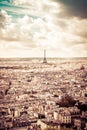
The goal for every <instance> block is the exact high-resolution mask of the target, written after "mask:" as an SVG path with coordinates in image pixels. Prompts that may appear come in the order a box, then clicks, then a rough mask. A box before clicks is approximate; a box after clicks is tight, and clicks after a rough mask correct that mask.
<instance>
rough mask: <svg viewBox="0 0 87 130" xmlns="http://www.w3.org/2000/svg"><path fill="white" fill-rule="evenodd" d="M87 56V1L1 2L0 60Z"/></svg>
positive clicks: (31, 0)
mask: <svg viewBox="0 0 87 130" xmlns="http://www.w3.org/2000/svg"><path fill="white" fill-rule="evenodd" d="M44 49H46V50H47V56H48V57H86V56H87V51H86V50H87V0H0V57H42V56H43V50H44Z"/></svg>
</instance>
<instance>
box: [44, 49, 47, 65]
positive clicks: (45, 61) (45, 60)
mask: <svg viewBox="0 0 87 130" xmlns="http://www.w3.org/2000/svg"><path fill="white" fill-rule="evenodd" d="M43 63H47V59H46V50H44V59H43Z"/></svg>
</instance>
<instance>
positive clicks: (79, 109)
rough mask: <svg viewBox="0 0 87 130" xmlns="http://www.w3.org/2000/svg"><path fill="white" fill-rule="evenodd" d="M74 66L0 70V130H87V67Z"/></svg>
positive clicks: (24, 66) (32, 66)
mask: <svg viewBox="0 0 87 130" xmlns="http://www.w3.org/2000/svg"><path fill="white" fill-rule="evenodd" d="M74 62H75V61H74ZM74 62H73V63H72V62H66V63H65V62H64V63H61V64H35V63H32V64H30V65H29V66H28V64H23V63H20V64H18V68H17V67H15V69H14V68H12V66H13V65H12V63H8V66H10V67H8V69H7V68H3V69H0V129H1V130H2V129H11V128H12V129H13V128H16V129H18V128H21V127H24V129H26V130H31V129H34V130H44V129H47V128H54V129H55V128H57V129H58V130H62V129H63V128H64V129H65V127H66V130H68V129H69V130H72V129H78V130H87V72H86V63H85V68H84V67H83V68H82V67H81V68H80V66H79V65H81V63H80V62H78V65H77V64H76V63H74ZM66 64H67V65H66ZM73 64H76V67H75V66H74V67H73ZM65 66H70V67H69V69H68V68H66V67H65ZM71 66H72V67H71ZM61 67H62V68H61ZM19 130H20V129H19Z"/></svg>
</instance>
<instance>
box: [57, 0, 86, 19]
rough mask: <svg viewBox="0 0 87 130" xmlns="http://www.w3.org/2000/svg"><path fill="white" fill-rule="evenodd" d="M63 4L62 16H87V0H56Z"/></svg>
mask: <svg viewBox="0 0 87 130" xmlns="http://www.w3.org/2000/svg"><path fill="white" fill-rule="evenodd" d="M55 2H57V3H58V4H60V5H61V8H62V10H61V12H60V16H61V17H79V18H87V13H86V12H87V0H55Z"/></svg>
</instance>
